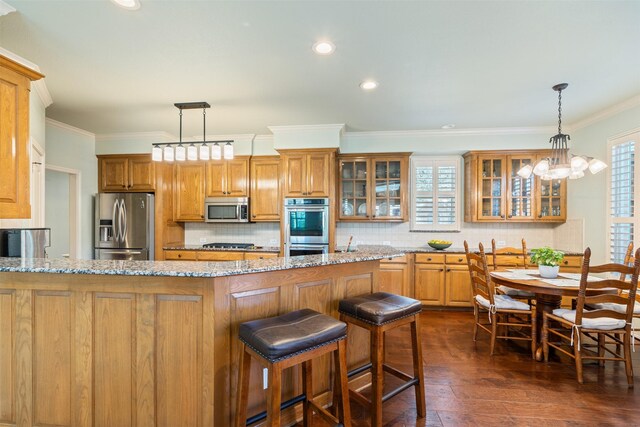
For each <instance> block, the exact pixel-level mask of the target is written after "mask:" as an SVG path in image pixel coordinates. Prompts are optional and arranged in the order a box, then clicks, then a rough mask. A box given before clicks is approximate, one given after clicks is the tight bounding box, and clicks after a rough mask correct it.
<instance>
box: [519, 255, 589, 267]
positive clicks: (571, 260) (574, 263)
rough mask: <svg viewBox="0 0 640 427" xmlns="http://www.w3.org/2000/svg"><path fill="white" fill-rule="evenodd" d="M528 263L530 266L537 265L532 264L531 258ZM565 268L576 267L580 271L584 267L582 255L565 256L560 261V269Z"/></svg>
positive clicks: (529, 257)
mask: <svg viewBox="0 0 640 427" xmlns="http://www.w3.org/2000/svg"><path fill="white" fill-rule="evenodd" d="M527 263H528V265H532V266H535V264H533V263H531V256H528V257H527ZM563 267H574V268H577V269H578V270H579V269H580V267H582V257H581V256H580V255H570V256H565V257H564V259H563V260H562V261H560V268H563ZM565 271H566V270H565Z"/></svg>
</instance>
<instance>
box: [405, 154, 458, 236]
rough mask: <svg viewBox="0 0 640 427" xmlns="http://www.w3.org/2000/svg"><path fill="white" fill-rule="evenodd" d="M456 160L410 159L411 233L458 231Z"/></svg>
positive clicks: (436, 158) (448, 158) (445, 158)
mask: <svg viewBox="0 0 640 427" xmlns="http://www.w3.org/2000/svg"><path fill="white" fill-rule="evenodd" d="M460 163H461V159H460V157H422V156H412V157H411V229H412V230H426V231H431V230H433V231H443V230H450V231H459V230H460V214H459V210H460V206H459V200H460V198H459V193H460V191H459V186H460Z"/></svg>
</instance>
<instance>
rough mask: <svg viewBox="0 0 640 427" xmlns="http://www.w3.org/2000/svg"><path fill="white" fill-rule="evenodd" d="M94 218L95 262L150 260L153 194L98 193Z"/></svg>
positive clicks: (152, 240) (151, 250)
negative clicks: (99, 260)
mask: <svg viewBox="0 0 640 427" xmlns="http://www.w3.org/2000/svg"><path fill="white" fill-rule="evenodd" d="M95 216H96V221H95V242H96V243H95V258H96V259H113V260H152V259H154V251H153V246H154V220H153V218H154V203H153V194H145V193H99V194H97V195H96V197H95Z"/></svg>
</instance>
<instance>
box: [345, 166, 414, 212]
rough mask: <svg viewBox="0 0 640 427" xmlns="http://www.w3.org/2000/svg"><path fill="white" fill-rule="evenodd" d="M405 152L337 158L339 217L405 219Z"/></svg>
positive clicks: (406, 185)
mask: <svg viewBox="0 0 640 427" xmlns="http://www.w3.org/2000/svg"><path fill="white" fill-rule="evenodd" d="M408 160H409V154H404V153H403V154H400V155H394V156H383V155H362V154H357V155H342V156H340V157H339V158H338V182H339V189H338V192H339V194H340V199H339V202H338V203H339V205H338V218H339V220H340V221H406V220H407V218H408V208H407V200H408V197H407V194H408V187H409V185H408V181H409V180H408V175H409V172H408V169H409V167H408V166H409V161H408Z"/></svg>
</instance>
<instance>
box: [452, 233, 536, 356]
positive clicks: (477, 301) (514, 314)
mask: <svg viewBox="0 0 640 427" xmlns="http://www.w3.org/2000/svg"><path fill="white" fill-rule="evenodd" d="M464 251H465V254H466V256H467V266H468V268H469V275H470V277H471V286H472V289H473V316H474V324H473V340H474V341H476V339H477V336H478V329H482V330H483V331H485V332H488V333H489V334H490V335H491V345H490V353H491V355H493V352H494V349H495V344H496V339H508V340H520V341H530V342H531V357H533V358H535V352H536V315H535V313H534V312H533V311H532V309H531V306H530V305H529V304H526V303H524V302H521V301H517V300H515V299H513V298H511V297H510V296H508V295H499V294H496V293H495V289H494V284H493V282H492V281H491V278H490V276H489V267H488V264H487V257H486V255H485V253H484V246H483V245H482V243H480V244H479V251H478V253H472V252H471V251H469V244H468V243H467V241H466V240H465V242H464ZM485 314H486V316H487V319H488V323H485V322H483V321H481V319H484V315H485ZM514 327H515V329H514ZM498 330H500V331H503V333H502V334H499V333H498ZM527 330H528V331H530V333H529V334H527V333H526V331H527ZM509 332H512V334H509Z"/></svg>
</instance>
